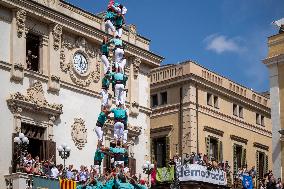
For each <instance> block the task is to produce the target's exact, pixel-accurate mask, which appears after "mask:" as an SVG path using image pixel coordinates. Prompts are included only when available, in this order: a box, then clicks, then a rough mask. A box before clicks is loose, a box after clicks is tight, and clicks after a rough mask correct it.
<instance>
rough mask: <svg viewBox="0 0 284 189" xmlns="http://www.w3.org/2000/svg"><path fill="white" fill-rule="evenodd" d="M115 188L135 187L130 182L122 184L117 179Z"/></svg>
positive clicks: (126, 188)
mask: <svg viewBox="0 0 284 189" xmlns="http://www.w3.org/2000/svg"><path fill="white" fill-rule="evenodd" d="M115 186H116V187H117V188H118V189H134V186H133V185H132V184H130V183H129V182H125V183H122V182H120V181H119V180H118V179H115Z"/></svg>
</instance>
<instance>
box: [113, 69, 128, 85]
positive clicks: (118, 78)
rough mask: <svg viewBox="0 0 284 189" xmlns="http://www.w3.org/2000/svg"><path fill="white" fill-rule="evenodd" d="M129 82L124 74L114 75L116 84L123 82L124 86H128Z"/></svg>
mask: <svg viewBox="0 0 284 189" xmlns="http://www.w3.org/2000/svg"><path fill="white" fill-rule="evenodd" d="M127 80H128V77H127V76H126V75H125V74H123V73H120V72H118V73H115V74H113V82H114V84H115V83H116V81H120V82H122V84H123V85H126V81H127Z"/></svg>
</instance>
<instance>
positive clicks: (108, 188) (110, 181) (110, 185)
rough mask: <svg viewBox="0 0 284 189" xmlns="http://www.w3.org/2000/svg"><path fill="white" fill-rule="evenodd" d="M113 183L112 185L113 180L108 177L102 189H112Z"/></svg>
mask: <svg viewBox="0 0 284 189" xmlns="http://www.w3.org/2000/svg"><path fill="white" fill-rule="evenodd" d="M113 185H114V180H113V179H110V180H109V181H107V182H106V184H105V186H104V189H112V187H113Z"/></svg>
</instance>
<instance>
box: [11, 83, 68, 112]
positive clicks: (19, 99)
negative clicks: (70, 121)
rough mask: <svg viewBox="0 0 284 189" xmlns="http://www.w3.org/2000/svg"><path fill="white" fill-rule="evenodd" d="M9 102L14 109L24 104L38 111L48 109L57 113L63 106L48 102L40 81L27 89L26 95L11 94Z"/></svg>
mask: <svg viewBox="0 0 284 189" xmlns="http://www.w3.org/2000/svg"><path fill="white" fill-rule="evenodd" d="M7 102H8V105H9V107H10V108H11V109H12V110H17V109H18V107H19V106H23V107H27V108H28V107H29V108H32V109H33V110H37V111H40V110H43V109H47V110H50V111H54V112H56V114H61V113H62V107H63V105H62V104H50V103H48V102H47V100H46V98H45V97H44V91H43V87H42V83H41V82H40V81H37V82H35V83H34V84H33V85H32V86H31V87H30V88H29V89H27V94H26V95H24V94H21V93H19V92H17V93H14V94H11V95H10V97H9V99H8V100H7Z"/></svg>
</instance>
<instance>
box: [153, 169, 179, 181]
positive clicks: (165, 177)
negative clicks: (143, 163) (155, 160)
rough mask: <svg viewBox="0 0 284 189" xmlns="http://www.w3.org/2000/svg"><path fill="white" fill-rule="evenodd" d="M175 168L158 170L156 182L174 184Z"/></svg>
mask: <svg viewBox="0 0 284 189" xmlns="http://www.w3.org/2000/svg"><path fill="white" fill-rule="evenodd" d="M174 175H175V169H174V166H171V167H163V168H157V174H156V180H157V181H158V182H172V181H173V180H174V177H175V176H174Z"/></svg>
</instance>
